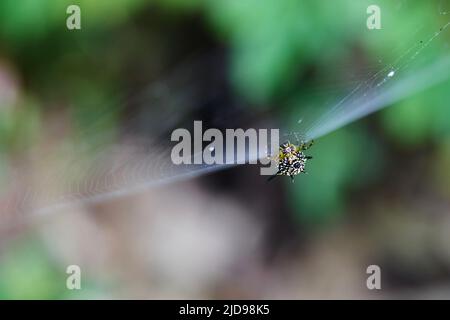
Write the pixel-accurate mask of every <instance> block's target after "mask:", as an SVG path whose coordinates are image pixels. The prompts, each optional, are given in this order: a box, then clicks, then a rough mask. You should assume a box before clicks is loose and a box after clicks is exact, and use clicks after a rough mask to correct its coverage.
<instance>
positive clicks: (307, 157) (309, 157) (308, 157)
mask: <svg viewBox="0 0 450 320" xmlns="http://www.w3.org/2000/svg"><path fill="white" fill-rule="evenodd" d="M305 158H306V159H312V158H313V157H311V156H306V157H305Z"/></svg>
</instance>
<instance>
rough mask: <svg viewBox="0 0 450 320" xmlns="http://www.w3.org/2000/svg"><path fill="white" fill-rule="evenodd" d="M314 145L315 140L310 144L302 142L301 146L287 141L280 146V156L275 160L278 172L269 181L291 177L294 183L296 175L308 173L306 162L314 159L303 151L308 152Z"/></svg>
mask: <svg viewBox="0 0 450 320" xmlns="http://www.w3.org/2000/svg"><path fill="white" fill-rule="evenodd" d="M313 144H314V140H311V141H310V142H308V143H305V142H302V143H300V144H299V145H295V144H292V143H290V142H289V141H287V142H285V143H283V144H282V145H280V148H279V152H278V155H277V156H276V158H275V160H276V161H277V162H278V171H277V173H276V174H274V175H273V176H271V177H270V178H269V179H268V181H270V180H272V179H274V178H276V177H277V176H289V177H290V178H291V180H292V182H294V177H295V176H296V175H298V174H300V173H306V171H305V165H306V161H307V160H309V159H312V157H311V156H307V155H305V154H304V153H303V151H305V150H308V149H309V148H310V147H311V146H312V145H313Z"/></svg>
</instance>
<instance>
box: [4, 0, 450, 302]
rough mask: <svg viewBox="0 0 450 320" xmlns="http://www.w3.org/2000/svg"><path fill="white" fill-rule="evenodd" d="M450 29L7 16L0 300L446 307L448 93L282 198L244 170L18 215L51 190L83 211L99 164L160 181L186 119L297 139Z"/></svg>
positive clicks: (386, 10) (409, 0)
mask: <svg viewBox="0 0 450 320" xmlns="http://www.w3.org/2000/svg"><path fill="white" fill-rule="evenodd" d="M69 4H78V5H79V6H80V8H81V25H82V29H81V30H72V31H71V30H68V29H67V28H66V19H67V17H68V15H67V14H66V8H67V6H68V5H69ZM370 4H378V5H379V6H380V8H381V14H382V29H381V30H368V29H367V27H366V19H367V17H368V15H367V13H366V8H367V6H368V5H370ZM447 13H448V14H447ZM449 20H450V3H448V2H447V1H413V0H397V1H392V0H391V1H381V0H377V1H365V0H363V1H360V0H335V1H328V0H319V1H318V0H314V1H313V0H310V1H309V0H303V1H300V0H214V1H212V0H211V1H208V0H154V1H144V0H133V1H130V0H127V1H125V0H96V1H93V0H84V1H75V0H73V1H66V0H59V1H53V0H21V1H14V0H2V1H1V2H0V194H1V197H0V208H1V210H0V213H1V215H0V298H2V299H31V298H38V299H77V298H86V299H102V298H107V299H110V298H111V299H115V298H140V299H141V298H144V299H146V298H149V299H161V298H182V299H183V298H191V299H196V298H222V299H228V298H235V299H236V298H254V299H259V298H274V299H280V298H288V299H303V298H325V299H328V298H339V299H340V298H355V299H366V298H367V299H372V298H373V299H378V298H450V173H449V172H450V170H448V169H449V168H450V110H449V106H448V101H449V98H450V82H445V83H442V84H440V85H438V86H435V87H433V88H432V89H428V90H426V91H424V92H421V93H415V92H411V93H410V97H409V98H407V99H405V100H402V101H401V102H398V103H396V104H395V105H392V106H389V107H388V108H386V109H384V110H382V111H380V112H378V113H375V114H373V115H370V116H369V117H366V118H364V119H362V120H359V121H357V122H355V123H353V124H350V125H348V126H346V127H344V128H341V129H339V130H337V131H335V132H332V133H330V134H328V135H326V136H324V137H322V138H320V139H318V140H317V141H316V145H315V146H314V147H313V148H312V149H311V151H310V154H311V155H313V156H314V159H313V160H312V161H311V162H309V163H308V165H309V166H308V171H309V174H308V175H305V176H302V177H299V178H298V179H297V180H296V181H295V184H292V183H291V182H290V181H289V179H276V180H275V181H273V182H272V183H266V179H265V178H264V177H262V176H260V175H259V168H258V166H240V167H236V168H231V169H227V170H223V171H218V172H214V173H210V174H208V175H202V176H200V177H197V178H195V179H184V180H179V181H178V180H177V181H174V182H172V183H166V184H161V185H156V186H152V187H149V188H144V189H141V190H139V192H129V193H128V194H126V195H122V196H120V197H119V196H117V197H116V196H114V197H106V198H105V199H102V200H101V201H94V202H90V201H86V202H85V203H83V202H82V203H81V204H80V205H76V206H73V207H72V206H64V207H61V208H59V209H58V208H56V210H53V211H52V212H51V213H45V214H37V213H35V212H34V211H33V209H34V208H37V207H39V204H40V203H42V204H48V201H47V200H48V199H49V198H52V199H54V197H55V195H58V194H59V193H58V191H60V190H63V189H64V188H62V189H61V185H64V186H65V187H67V185H71V186H72V187H73V188H75V189H76V193H77V196H78V199H83V197H85V196H86V197H88V196H89V192H90V190H92V189H90V187H89V186H87V185H86V184H83V181H86V180H85V179H86V177H89V176H91V175H93V174H94V173H97V172H98V171H101V170H105V171H108V169H109V168H110V166H111V165H112V164H111V163H110V162H109V161H110V160H111V158H114V157H118V158H121V159H123V157H124V156H125V160H124V161H125V162H126V163H128V162H132V161H134V160H135V159H134V158H135V157H139V155H140V154H141V155H142V153H144V154H146V155H147V157H146V158H145V159H146V161H148V162H149V163H150V165H151V168H158V169H159V168H161V170H162V171H163V170H164V162H168V161H170V159H168V158H167V157H166V158H164V157H160V156H157V155H155V153H158V154H159V150H161V149H164V150H167V148H170V144H169V142H170V132H171V131H172V130H173V129H174V128H176V127H189V125H192V121H193V119H196V120H203V121H204V123H205V124H206V125H207V126H209V127H216V128H222V129H224V128H235V127H253V126H257V125H261V124H266V125H267V126H273V127H279V128H283V129H284V130H286V131H289V130H300V129H301V128H299V124H298V120H299V118H301V117H302V116H303V113H305V112H308V111H307V110H308V108H310V107H311V106H319V105H325V104H326V102H327V101H333V100H335V99H338V98H339V97H342V96H343V95H345V94H346V93H348V92H349V91H350V90H351V89H352V88H353V87H354V86H355V85H357V84H358V83H359V82H360V81H364V80H365V79H369V78H370V77H371V76H372V75H373V74H374V73H375V72H377V71H378V70H380V69H382V68H383V67H385V66H386V65H387V64H388V63H389V61H395V59H396V58H398V57H400V56H402V54H404V53H406V52H408V51H407V50H409V48H411V47H413V46H414V45H417V44H419V43H423V42H424V41H425V42H426V41H427V40H428V39H430V38H431V37H432V36H433V35H434V34H435V33H436V32H438V31H439V30H440V28H441V27H442V26H443V25H445V24H446V23H447V22H448V21H449ZM449 40H450V34H449V32H445V30H444V32H442V33H440V34H439V36H437V37H436V38H435V39H434V40H433V45H430V46H429V48H426V49H427V50H423V51H422V52H421V53H420V55H419V57H418V59H419V58H426V59H428V60H429V61H433V59H435V58H436V59H437V58H439V57H442V56H445V54H446V50H445V49H447V47H448V41H449ZM449 71H450V70H449ZM419 80H420V79H419ZM393 81H395V79H393ZM135 141H144V143H143V145H144V146H146V147H147V148H146V147H144V148H143V150H140V152H136V150H135V149H131V150H130V149H128V147H129V145H130V144H132V143H131V142H135ZM146 141H151V144H146ZM155 145H158V147H157V148H156V147H155V148H156V149H152V148H151V147H152V146H155ZM80 146H81V147H80ZM111 146H114V150H115V152H114V153H106V154H108V155H109V156H107V157H105V156H98V155H99V154H103V152H104V151H105V150H110V147H111ZM80 149H82V150H83V152H81V151H80ZM154 150H157V151H154ZM108 152H109V151H108ZM127 157H128V158H127ZM67 163H70V164H73V166H72V165H71V166H70V168H73V167H74V168H75V169H73V170H65V169H64V168H66V164H67ZM61 164H62V165H61ZM88 168H89V169H88ZM145 170H146V169H145V168H140V167H138V168H137V169H135V170H134V171H133V174H135V175H136V176H141V173H142V174H143V173H145ZM119 173H120V171H119ZM162 173H163V174H165V172H164V171H163V172H162ZM126 175H127V171H125V174H124V177H118V179H119V180H120V179H124V180H127V181H128V182H130V185H131V182H133V181H137V180H138V179H137V178H136V177H131V178H130V177H128V176H126ZM144 176H145V175H144ZM48 177H52V178H48ZM114 183H115V182H114V181H104V180H103V181H100V182H99V184H102V185H101V186H95V188H94V190H95V191H96V192H97V191H99V190H100V191H101V190H104V191H108V190H109V186H110V185H111V184H114ZM126 187H129V185H128V184H126ZM73 188H71V189H70V188H69V189H70V190H72V191H73V190H74V189H73ZM99 193H100V192H99ZM30 194H33V196H32V197H31V196H29V195H30ZM48 195H52V196H48ZM30 199H32V200H30ZM28 200H29V201H28ZM72 264H76V265H79V266H80V267H81V270H82V290H73V291H71V290H68V289H66V278H67V276H68V275H67V274H66V268H67V266H68V265H72ZM372 264H376V265H379V266H380V268H381V271H382V289H381V290H373V291H371V290H368V289H367V287H366V278H367V276H368V275H367V274H366V268H367V267H368V266H369V265H372Z"/></svg>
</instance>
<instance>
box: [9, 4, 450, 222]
mask: <svg viewBox="0 0 450 320" xmlns="http://www.w3.org/2000/svg"><path fill="white" fill-rule="evenodd" d="M441 14H446V12H443V11H442V12H441ZM449 25H450V22H449V23H447V24H445V25H443V26H442V27H441V28H440V29H439V30H438V31H436V32H435V33H434V34H433V35H431V36H429V37H428V38H426V40H419V41H414V43H413V44H412V45H410V46H409V47H408V48H407V49H405V50H403V53H402V54H400V55H399V56H398V57H397V58H396V59H395V60H394V61H392V62H391V63H387V64H386V65H385V66H384V67H382V68H380V70H379V71H377V72H374V73H370V75H369V76H368V77H367V76H366V77H364V79H362V80H360V81H358V82H357V83H356V85H355V86H354V87H353V89H352V88H350V90H348V91H347V92H348V93H347V94H346V95H344V96H343V98H340V99H337V101H335V102H330V103H328V104H326V105H325V106H324V107H323V108H317V106H315V109H314V111H313V112H309V113H308V112H305V113H303V114H299V115H298V118H299V121H298V130H295V131H294V132H290V131H286V130H285V131H283V130H281V131H282V134H283V136H286V137H290V136H295V137H296V139H302V140H310V139H317V138H320V137H322V136H324V135H326V134H328V133H330V132H332V131H334V130H336V129H339V128H341V127H342V126H345V125H347V124H349V123H351V122H353V121H356V120H358V119H360V118H362V117H364V116H366V115H369V114H371V113H373V112H375V111H377V110H380V109H382V108H385V107H387V106H389V105H392V104H393V103H395V102H396V101H398V100H400V99H404V98H406V97H408V96H410V95H413V94H415V93H417V92H420V91H422V90H425V89H427V88H429V87H431V86H433V85H436V84H438V83H440V82H443V81H445V80H447V79H448V78H449V77H450V74H449V72H448V71H447V70H450V69H449V67H450V54H448V53H447V51H446V50H441V51H440V54H439V56H438V58H436V57H432V58H429V57H428V58H426V57H425V55H422V53H423V52H425V51H426V50H428V49H430V47H432V45H433V44H435V42H436V41H435V39H436V38H437V37H439V36H440V35H441V34H442V33H444V32H445V31H447V29H448V27H449ZM440 49H442V48H440ZM422 57H423V59H421V58H422ZM201 60H203V58H202V59H201ZM195 61H196V60H195V59H194V62H192V61H188V62H187V63H185V65H183V66H181V67H178V68H177V69H176V71H175V72H174V73H173V74H172V75H171V76H169V77H168V78H166V79H162V80H160V81H157V82H156V83H153V84H151V85H150V86H149V87H148V88H145V89H144V90H143V92H141V93H140V94H139V95H137V96H134V97H132V98H129V99H125V100H124V101H122V104H123V105H129V104H130V103H131V104H132V103H136V104H138V105H144V106H148V107H151V110H158V112H157V114H155V113H150V114H149V115H147V116H143V115H142V113H141V114H139V115H138V116H136V115H131V116H130V117H129V118H128V119H127V120H128V125H127V127H126V128H125V129H123V130H121V132H120V135H119V137H118V138H114V139H115V140H114V139H113V141H112V143H105V144H101V145H100V146H98V145H96V146H92V145H90V144H85V143H83V142H82V141H84V138H83V137H90V136H91V135H93V134H95V133H96V129H97V128H98V126H97V124H96V123H93V124H92V126H91V127H90V128H89V129H88V130H86V131H85V132H84V133H83V134H82V138H81V139H80V140H77V141H75V143H73V144H69V145H67V146H66V147H65V148H63V149H62V150H61V149H58V151H57V152H54V153H51V154H39V159H40V163H45V164H46V165H45V167H48V168H50V169H49V171H48V172H39V174H38V175H36V176H32V177H29V176H27V177H24V173H23V172H20V170H18V171H17V172H15V174H13V175H12V181H15V184H16V188H14V187H13V190H16V191H13V192H12V195H11V194H9V198H8V200H7V201H3V202H2V204H1V209H0V210H1V212H20V213H31V214H29V215H27V216H29V217H32V218H38V217H42V216H46V215H48V214H50V213H55V212H60V211H61V210H64V209H65V208H68V207H71V206H74V205H85V204H90V203H97V202H102V201H106V200H109V199H115V198H117V197H121V196H125V195H129V194H133V193H136V192H140V191H143V190H146V189H148V188H151V187H156V186H161V185H164V184H169V183H175V182H179V181H182V180H186V179H190V178H195V177H198V176H201V175H204V174H207V173H211V172H214V171H218V170H223V169H226V168H229V167H232V166H234V165H226V164H223V165H220V164H213V165H205V164H201V165H174V164H173V163H172V161H171V150H172V146H173V144H171V143H170V142H169V141H168V140H169V139H170V138H168V137H170V132H171V131H172V130H173V129H175V128H177V127H179V126H180V125H181V126H182V125H183V124H186V123H188V122H189V121H186V119H192V117H195V111H196V110H195V108H194V107H186V106H184V105H183V103H184V101H187V100H190V101H192V100H194V101H197V102H201V103H203V104H206V105H207V104H208V103H210V101H214V97H215V95H216V94H217V93H215V92H212V93H211V94H209V95H206V96H205V92H203V91H202V92H199V91H198V90H197V89H196V88H195V87H191V85H190V83H191V81H190V79H192V77H201V75H199V74H197V73H196V69H195V68H194V67H193V66H194V65H195V64H196V62H195ZM344 87H345V86H344ZM346 87H347V88H348V87H349V86H348V85H347V86H346ZM180 88H183V90H184V94H181V95H180V94H178V95H176V97H173V96H172V95H171V94H170V92H171V90H178V89H180ZM167 97H169V98H167ZM172 98H173V99H172ZM331 100H332V99H331ZM231 116H233V115H231ZM224 122H226V120H224ZM149 128H151V130H150V131H149V132H147V131H148V129H149ZM80 141H81V142H80ZM193 157H195V155H193ZM246 157H247V159H255V158H258V156H257V154H256V153H254V152H250V153H249V154H247V155H246ZM24 184H27V186H26V187H25V190H26V191H25V192H24V191H23V189H24Z"/></svg>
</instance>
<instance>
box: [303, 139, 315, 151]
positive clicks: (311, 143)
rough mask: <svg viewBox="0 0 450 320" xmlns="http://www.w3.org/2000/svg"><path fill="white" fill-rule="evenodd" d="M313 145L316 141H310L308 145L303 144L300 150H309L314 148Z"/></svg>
mask: <svg viewBox="0 0 450 320" xmlns="http://www.w3.org/2000/svg"><path fill="white" fill-rule="evenodd" d="M313 144H314V140H311V141H309V142H308V143H306V142H303V143H302V144H301V145H300V149H302V150H308V149H309V148H311V147H312V145H313Z"/></svg>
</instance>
